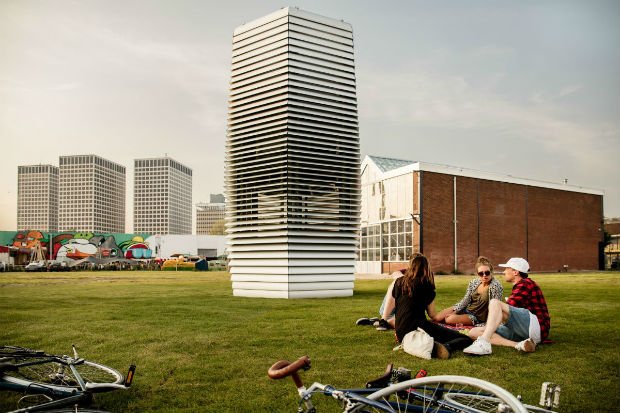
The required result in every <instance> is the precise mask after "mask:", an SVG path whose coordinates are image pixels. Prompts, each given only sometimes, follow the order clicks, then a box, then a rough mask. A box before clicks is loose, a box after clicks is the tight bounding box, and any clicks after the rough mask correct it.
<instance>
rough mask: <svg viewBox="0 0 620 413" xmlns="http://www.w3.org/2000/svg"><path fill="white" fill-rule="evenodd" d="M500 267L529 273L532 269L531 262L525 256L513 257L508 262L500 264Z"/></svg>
mask: <svg viewBox="0 0 620 413" xmlns="http://www.w3.org/2000/svg"><path fill="white" fill-rule="evenodd" d="M497 266H498V267H504V268H512V269H513V270H517V271H519V272H522V273H525V274H527V273H528V271H529V270H530V264H528V262H527V261H525V260H524V259H523V258H511V259H509V260H508V262H507V263H506V264H498V265H497Z"/></svg>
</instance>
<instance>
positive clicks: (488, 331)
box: [469, 298, 510, 345]
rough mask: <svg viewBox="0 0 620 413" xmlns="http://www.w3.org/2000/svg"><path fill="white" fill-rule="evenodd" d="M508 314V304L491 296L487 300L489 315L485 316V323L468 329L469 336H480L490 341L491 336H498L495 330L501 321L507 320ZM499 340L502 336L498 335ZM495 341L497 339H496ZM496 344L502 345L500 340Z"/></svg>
mask: <svg viewBox="0 0 620 413" xmlns="http://www.w3.org/2000/svg"><path fill="white" fill-rule="evenodd" d="M509 315H510V307H509V306H508V304H506V303H503V302H501V301H500V300H498V299H496V298H493V299H492V300H491V301H490V302H489V315H488V317H487V324H486V325H485V326H484V327H474V328H472V329H471V330H470V331H469V336H470V337H472V338H478V337H482V338H484V339H485V340H487V341H489V342H491V343H492V341H491V337H492V336H497V337H500V336H498V335H497V334H495V330H497V327H499V325H500V324H501V323H502V322H506V321H507V320H508V316H509ZM500 339H501V340H500V341H502V342H503V340H505V339H503V338H501V337H500ZM496 341H497V339H496ZM497 344H500V345H503V344H501V343H500V342H498V343H497Z"/></svg>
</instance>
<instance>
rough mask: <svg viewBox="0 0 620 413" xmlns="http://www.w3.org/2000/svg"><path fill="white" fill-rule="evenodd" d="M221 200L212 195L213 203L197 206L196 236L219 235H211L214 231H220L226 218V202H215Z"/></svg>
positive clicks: (202, 203)
mask: <svg viewBox="0 0 620 413" xmlns="http://www.w3.org/2000/svg"><path fill="white" fill-rule="evenodd" d="M214 198H215V199H216V200H220V199H219V198H218V197H214V196H213V194H212V195H211V202H201V203H198V204H196V235H219V234H211V233H212V230H214V226H215V227H216V228H215V230H219V225H221V224H222V223H223V221H224V218H225V217H226V204H225V203H224V202H213V199H214ZM222 201H223V197H222Z"/></svg>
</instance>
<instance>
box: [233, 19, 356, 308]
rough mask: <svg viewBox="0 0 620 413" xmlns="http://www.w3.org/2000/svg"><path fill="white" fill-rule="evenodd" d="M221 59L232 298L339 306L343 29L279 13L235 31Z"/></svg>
mask: <svg viewBox="0 0 620 413" xmlns="http://www.w3.org/2000/svg"><path fill="white" fill-rule="evenodd" d="M232 55H233V57H232V76H231V82H230V99H229V115H228V133H227V145H226V195H227V205H226V227H227V233H228V239H229V258H230V272H231V278H232V284H233V292H234V295H236V296H247V297H274V298H306V297H338V296H350V295H352V294H353V282H354V269H355V251H356V245H357V231H358V228H359V198H360V183H359V179H360V178H359V168H360V159H359V137H358V123H357V99H356V92H355V64H354V55H353V30H352V27H351V25H350V24H348V23H345V22H343V21H341V20H335V19H331V18H327V17H323V16H319V15H317V14H313V13H309V12H305V11H302V10H299V9H297V8H293V7H289V8H283V9H281V10H279V11H277V12H275V13H272V14H269V15H268V16H265V17H262V18H260V19H257V20H255V21H253V22H250V23H247V24H244V25H243V26H240V27H238V28H237V29H236V30H235V31H234V35H233V53H232Z"/></svg>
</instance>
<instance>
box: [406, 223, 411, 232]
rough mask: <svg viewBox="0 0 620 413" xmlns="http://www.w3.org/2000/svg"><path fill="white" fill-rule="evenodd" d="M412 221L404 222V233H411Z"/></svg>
mask: <svg viewBox="0 0 620 413" xmlns="http://www.w3.org/2000/svg"><path fill="white" fill-rule="evenodd" d="M411 224H412V221H405V232H409V233H411V231H412V225H411Z"/></svg>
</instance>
